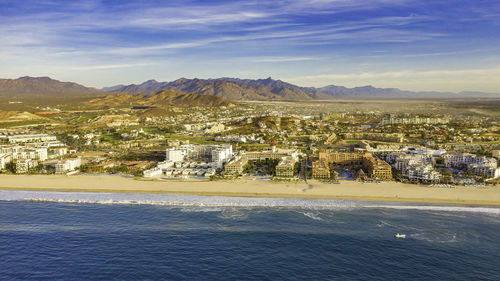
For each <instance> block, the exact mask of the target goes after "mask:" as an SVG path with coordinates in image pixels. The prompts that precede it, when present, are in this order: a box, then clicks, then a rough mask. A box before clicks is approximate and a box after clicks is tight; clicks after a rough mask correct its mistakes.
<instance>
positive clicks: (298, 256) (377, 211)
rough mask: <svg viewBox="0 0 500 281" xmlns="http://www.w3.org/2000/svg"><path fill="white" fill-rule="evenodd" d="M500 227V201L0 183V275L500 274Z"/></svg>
mask: <svg viewBox="0 0 500 281" xmlns="http://www.w3.org/2000/svg"><path fill="white" fill-rule="evenodd" d="M395 233H403V234H406V239H396V238H395V237H394V234H395ZM499 236H500V208H495V207H468V206H439V205H432V204H424V203H419V204H409V203H395V202H392V203H389V202H370V201H349V200H326V199H297V198H283V199H279V198H234V197H202V196H189V195H167V194H162V195H151V194H118V193H78V192H33V191H0V280H500V237H499Z"/></svg>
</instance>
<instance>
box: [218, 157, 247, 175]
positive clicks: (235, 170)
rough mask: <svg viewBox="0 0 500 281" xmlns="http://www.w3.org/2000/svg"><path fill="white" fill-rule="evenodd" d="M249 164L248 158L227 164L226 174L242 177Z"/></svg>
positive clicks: (225, 167)
mask: <svg viewBox="0 0 500 281" xmlns="http://www.w3.org/2000/svg"><path fill="white" fill-rule="evenodd" d="M247 164H248V158H246V157H240V158H237V159H234V160H233V161H231V162H229V163H227V164H226V165H225V166H224V173H225V174H227V175H241V174H242V173H243V171H244V169H245V166H246V165H247Z"/></svg>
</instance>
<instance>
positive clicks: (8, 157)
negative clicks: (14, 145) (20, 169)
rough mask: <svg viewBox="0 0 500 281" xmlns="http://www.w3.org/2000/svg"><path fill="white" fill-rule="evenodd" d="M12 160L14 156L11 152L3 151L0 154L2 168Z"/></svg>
mask: <svg viewBox="0 0 500 281" xmlns="http://www.w3.org/2000/svg"><path fill="white" fill-rule="evenodd" d="M10 161H12V157H11V155H10V154H7V153H2V154H0V170H4V169H5V167H6V165H7V163H9V162H10Z"/></svg>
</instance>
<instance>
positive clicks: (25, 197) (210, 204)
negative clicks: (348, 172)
mask: <svg viewBox="0 0 500 281" xmlns="http://www.w3.org/2000/svg"><path fill="white" fill-rule="evenodd" d="M0 200H3V201H35V202H60V203H91V204H128V205H132V204H147V205H161V206H181V207H197V208H194V209H191V210H192V211H195V212H199V211H200V210H199V207H203V208H202V209H203V210H206V211H208V212H213V211H220V207H272V208H302V209H316V210H322V209H326V210H336V209H342V210H346V209H361V208H371V209H375V208H376V209H399V210H418V211H434V212H440V213H441V212H455V213H460V212H468V213H480V214H488V215H493V216H500V208H496V207H471V206H456V205H455V206H438V205H421V204H418V203H415V204H407V205H398V203H395V202H377V203H376V204H374V202H373V201H357V200H342V199H309V198H254V197H224V196H197V195H182V194H146V193H100V192H98V193H92V192H57V191H23V190H0ZM189 210H190V209H189V208H187V209H186V210H185V211H189ZM304 215H305V216H307V217H310V218H312V219H316V220H318V219H321V218H320V217H317V216H316V215H315V214H314V213H305V214H304Z"/></svg>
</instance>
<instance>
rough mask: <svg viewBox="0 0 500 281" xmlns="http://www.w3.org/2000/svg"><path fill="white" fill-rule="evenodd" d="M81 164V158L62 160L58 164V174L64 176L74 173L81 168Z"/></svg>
mask: <svg viewBox="0 0 500 281" xmlns="http://www.w3.org/2000/svg"><path fill="white" fill-rule="evenodd" d="M81 164H82V159H81V158H80V157H78V158H75V159H65V160H61V161H59V162H57V164H56V174H64V173H66V172H69V171H74V170H75V169H76V168H78V167H80V166H81Z"/></svg>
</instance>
